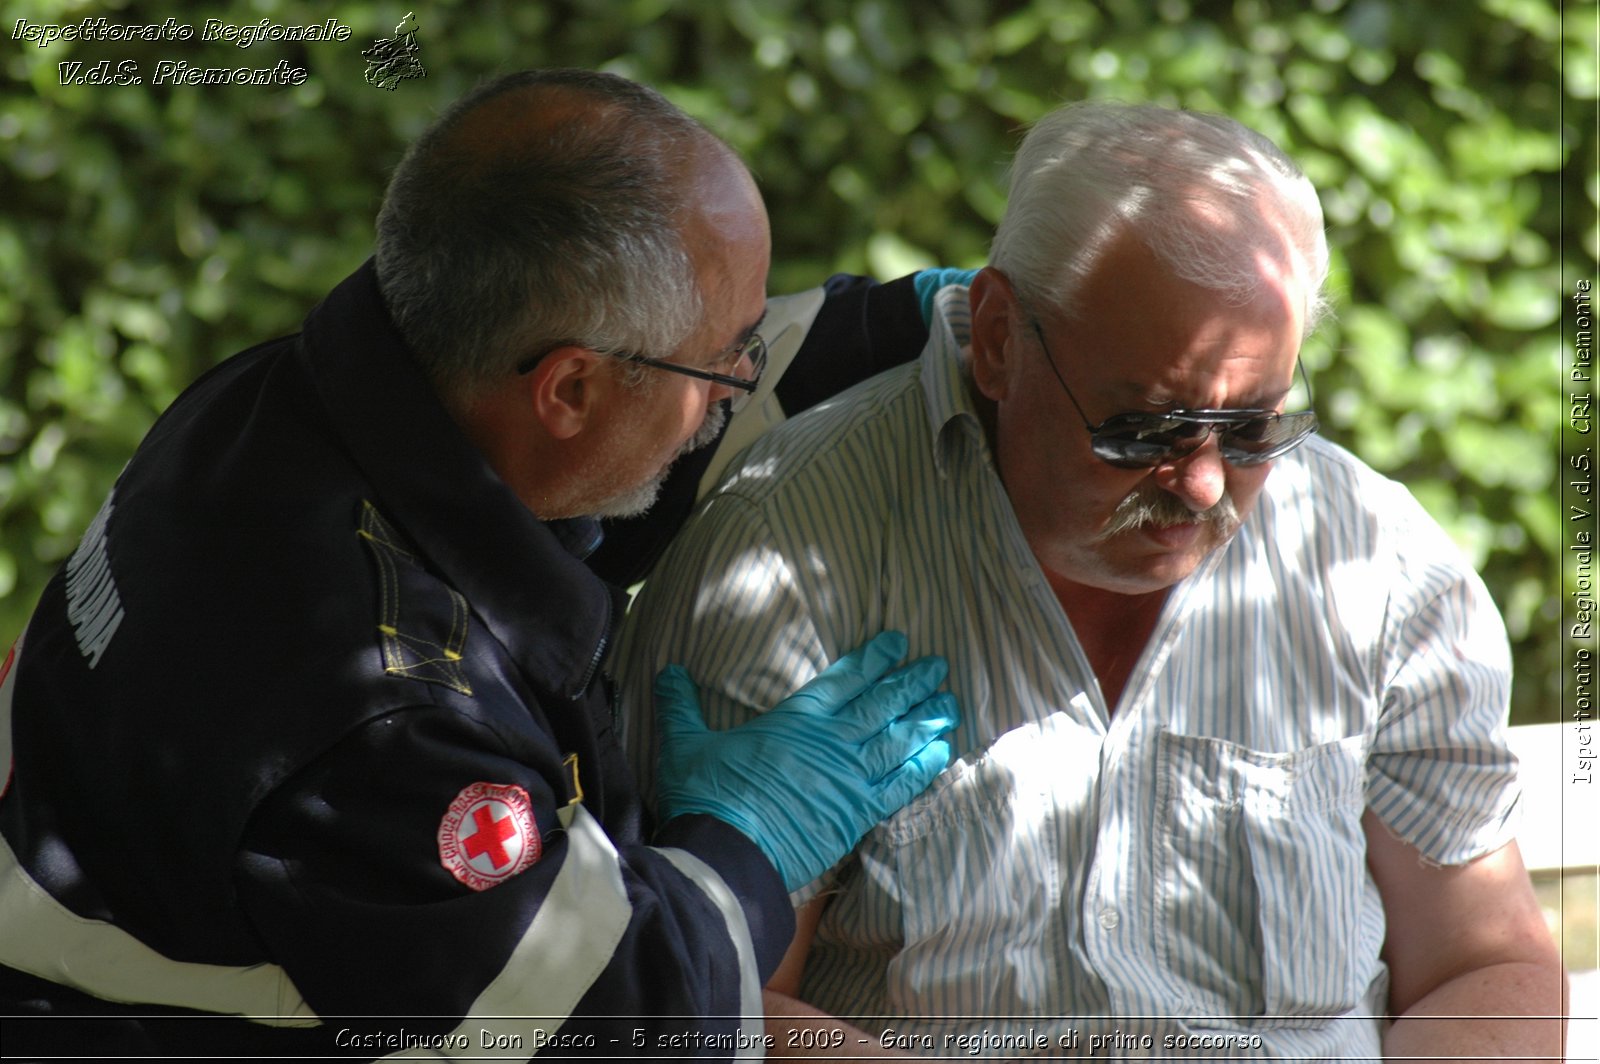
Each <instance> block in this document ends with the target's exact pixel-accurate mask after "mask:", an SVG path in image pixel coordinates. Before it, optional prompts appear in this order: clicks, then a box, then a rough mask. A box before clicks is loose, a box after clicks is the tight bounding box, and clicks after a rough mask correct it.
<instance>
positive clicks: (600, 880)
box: [383, 805, 748, 1060]
mask: <svg viewBox="0 0 1600 1064" xmlns="http://www.w3.org/2000/svg"><path fill="white" fill-rule="evenodd" d="M567 808H568V809H570V810H572V819H571V821H570V823H568V824H567V847H566V855H565V857H564V858H563V860H562V863H561V871H559V872H558V873H556V878H555V882H553V883H552V884H551V886H550V892H549V893H548V894H546V895H545V899H544V903H543V904H542V905H540V906H539V911H538V912H537V913H536V914H534V917H533V922H532V923H530V924H529V925H528V930H527V931H526V932H524V933H523V936H522V941H520V942H518V943H517V947H516V949H514V950H512V951H511V956H510V957H509V958H507V960H506V966H505V967H504V968H503V969H501V971H500V974H499V975H498V976H496V977H495V979H494V981H493V982H491V983H490V984H489V985H488V986H486V987H484V989H483V993H481V994H479V995H478V999H477V1000H476V1001H474V1002H473V1003H472V1008H471V1009H470V1010H469V1011H468V1013H467V1015H466V1016H464V1017H463V1018H462V1020H461V1023H460V1025H459V1026H457V1027H456V1029H455V1030H454V1031H453V1032H452V1034H453V1035H456V1036H462V1037H460V1038H459V1039H458V1038H441V1039H439V1041H441V1042H446V1043H450V1044H452V1045H453V1044H455V1043H456V1042H457V1041H459V1042H460V1044H461V1045H462V1046H463V1047H464V1048H463V1049H461V1050H460V1052H459V1053H457V1052H452V1051H451V1050H450V1049H448V1048H436V1047H430V1048H427V1049H422V1048H414V1049H407V1050H404V1051H403V1052H400V1053H394V1054H390V1056H388V1057H385V1058H383V1059H385V1060H393V1059H399V1058H401V1057H404V1058H405V1059H407V1060H448V1059H451V1058H454V1057H458V1056H459V1057H463V1058H470V1059H475V1060H476V1059H481V1058H482V1051H481V1050H480V1049H478V1048H475V1047H477V1046H479V1045H481V1044H483V1043H484V1040H485V1039H493V1040H494V1041H495V1042H496V1044H504V1045H517V1046H527V1047H538V1046H541V1045H543V1044H544V1043H545V1042H546V1041H547V1040H548V1036H549V1035H551V1034H553V1033H555V1031H556V1029H557V1028H559V1027H560V1026H561V1025H562V1024H563V1023H565V1022H566V1021H567V1018H568V1017H569V1016H571V1015H572V1010H573V1009H574V1008H576V1007H577V1004H578V1002H579V1001H581V1000H582V999H583V995H584V994H586V993H587V992H588V990H589V987H590V985H592V984H593V983H594V981H595V980H596V979H597V978H599V976H600V973H601V972H602V971H604V970H605V967H606V965H607V964H609V963H611V956H612V954H613V953H615V952H616V948H617V943H619V942H621V941H622V936H623V935H624V934H625V933H626V932H627V930H628V924H629V922H630V921H631V920H632V919H633V906H632V905H631V904H630V903H629V901H628V891H627V887H626V886H625V885H624V884H623V882H622V864H621V859H620V858H619V857H618V855H617V850H616V847H614V846H613V845H612V844H611V840H610V839H609V838H607V837H606V833H605V832H604V831H603V830H602V829H601V827H600V825H599V823H597V822H596V821H595V819H594V817H592V816H590V815H589V811H588V810H587V809H585V808H584V807H583V806H581V805H572V806H568V807H567ZM563 812H565V811H563ZM746 937H748V936H746ZM534 1052H537V1049H536V1048H535V1049H534Z"/></svg>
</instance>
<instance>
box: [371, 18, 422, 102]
mask: <svg viewBox="0 0 1600 1064" xmlns="http://www.w3.org/2000/svg"><path fill="white" fill-rule="evenodd" d="M421 50H422V45H420V44H418V43H417V20H416V19H415V18H413V17H412V12H410V11H407V12H406V17H405V18H403V19H401V20H400V25H398V26H396V27H395V28H394V36H393V37H380V38H379V39H378V40H375V41H373V42H372V47H370V48H364V49H362V51H361V58H363V59H365V60H366V61H367V84H368V85H376V86H377V87H378V88H380V89H388V90H389V91H390V92H393V91H394V90H395V88H396V86H398V85H399V84H400V83H401V82H402V81H405V80H406V79H407V78H425V77H427V76H428V72H427V71H426V70H424V69H422V63H421V61H420V60H418V59H417V53H418V52H419V51H421Z"/></svg>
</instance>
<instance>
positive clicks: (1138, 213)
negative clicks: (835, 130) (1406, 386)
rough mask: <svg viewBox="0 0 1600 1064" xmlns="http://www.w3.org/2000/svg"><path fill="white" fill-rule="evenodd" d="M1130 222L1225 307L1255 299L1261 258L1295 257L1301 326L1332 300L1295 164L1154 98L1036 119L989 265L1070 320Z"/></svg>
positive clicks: (1259, 141) (1317, 218) (1243, 131)
mask: <svg viewBox="0 0 1600 1064" xmlns="http://www.w3.org/2000/svg"><path fill="white" fill-rule="evenodd" d="M1127 227H1132V228H1133V229H1134V231H1135V232H1137V233H1138V234H1139V236H1140V237H1141V239H1142V240H1143V241H1144V242H1145V243H1146V244H1147V245H1148V246H1149V247H1150V248H1151V250H1153V251H1154V252H1155V253H1156V255H1157V256H1159V257H1160V258H1161V260H1162V261H1163V262H1165V263H1166V264H1167V265H1168V266H1170V267H1171V268H1172V269H1173V270H1174V272H1175V273H1176V274H1177V276H1179V277H1182V278H1184V279H1185V280H1188V281H1191V282H1193V283H1195V284H1198V285H1201V286H1203V287H1206V288H1211V289H1215V290H1217V291H1220V292H1222V293H1224V294H1225V297H1226V298H1227V299H1228V300H1229V301H1230V302H1233V303H1240V304H1242V303H1247V302H1249V301H1250V300H1251V299H1253V298H1254V297H1255V296H1256V294H1257V289H1258V285H1259V281H1258V277H1259V273H1258V270H1257V269H1256V266H1255V264H1256V263H1257V261H1258V259H1259V258H1260V257H1261V256H1267V257H1269V258H1270V259H1271V260H1272V261H1275V262H1290V261H1296V264H1297V265H1298V268H1299V270H1300V273H1301V276H1302V277H1304V278H1305V280H1306V284H1307V290H1308V291H1307V305H1306V307H1305V308H1304V309H1305V318H1304V321H1305V325H1304V332H1305V333H1307V334H1309V333H1310V332H1311V330H1312V328H1313V327H1314V326H1315V324H1316V322H1317V320H1318V319H1319V318H1321V316H1322V315H1323V313H1324V312H1325V310H1326V307H1327V304H1326V301H1325V299H1324V297H1323V295H1322V287H1323V284H1324V282H1325V281H1326V280H1327V276H1328V244H1327V238H1326V237H1325V235H1324V233H1323V220H1322V206H1321V204H1320V203H1319V202H1318V200H1317V193H1316V189H1314V188H1313V187H1312V185H1311V182H1310V181H1309V180H1308V179H1307V178H1306V176H1305V174H1304V173H1302V172H1301V171H1300V168H1299V167H1298V166H1296V165H1295V164H1294V162H1293V160H1291V159H1290V158H1289V157H1288V156H1287V155H1285V154H1284V153H1283V151H1282V150H1281V149H1279V148H1278V146H1277V145H1275V144H1273V143H1272V141H1270V140H1268V139H1267V138H1266V137H1263V136H1262V135H1261V134H1259V133H1257V132H1255V131H1254V130H1252V129H1249V128H1247V127H1245V126H1243V125H1240V124H1239V123H1238V122H1235V121H1234V120H1233V119H1231V118H1225V117H1223V116H1221V115H1211V114H1202V113H1197V112H1192V111H1177V110H1172V109H1169V108H1164V107H1157V106H1154V105H1150V104H1126V103H1112V102H1101V101H1095V102H1087V103H1077V104H1071V105H1068V106H1066V107H1062V108H1059V109H1057V110H1055V111H1053V112H1051V113H1050V114H1048V115H1046V116H1045V117H1044V118H1043V119H1041V120H1040V121H1039V122H1038V124H1036V125H1035V126H1034V127H1033V128H1032V129H1031V130H1030V131H1029V132H1028V135H1027V136H1026V137H1025V138H1023V141H1022V146H1021V147H1020V148H1019V149H1018V151H1017V157H1016V159H1015V161H1014V162H1013V164H1012V172H1011V189H1010V193H1009V198H1008V201H1007V206H1006V214H1005V218H1004V219H1003V220H1002V221H1001V223H1000V228H999V230H998V231H997V232H996V234H995V239H994V244H993V247H992V249H991V255H990V261H991V262H993V263H994V265H995V266H996V267H997V268H999V269H1000V270H1001V271H1002V272H1003V273H1005V274H1006V276H1007V277H1008V278H1009V279H1010V280H1011V283H1012V285H1013V287H1014V288H1015V289H1016V290H1017V293H1018V295H1020V296H1022V297H1023V299H1024V300H1025V301H1026V302H1029V303H1034V304H1036V305H1053V306H1055V307H1057V308H1058V309H1059V310H1061V311H1062V312H1063V313H1065V314H1067V315H1069V316H1072V315H1075V314H1077V313H1079V312H1080V311H1081V310H1082V308H1081V307H1079V306H1078V305H1077V292H1078V288H1079V286H1080V285H1081V284H1082V283H1083V280H1084V278H1085V277H1087V276H1088V275H1089V274H1090V273H1091V272H1092V271H1093V269H1094V266H1095V264H1096V262H1097V261H1098V259H1099V257H1100V255H1101V253H1102V252H1103V251H1104V250H1105V248H1106V247H1107V246H1108V245H1109V244H1110V242H1111V241H1112V239H1113V238H1115V237H1116V236H1117V235H1118V234H1119V233H1120V232H1122V231H1123V230H1124V229H1125V228H1127ZM1285 236H1286V237H1287V239H1288V242H1289V246H1288V247H1285V246H1284V238H1285Z"/></svg>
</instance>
